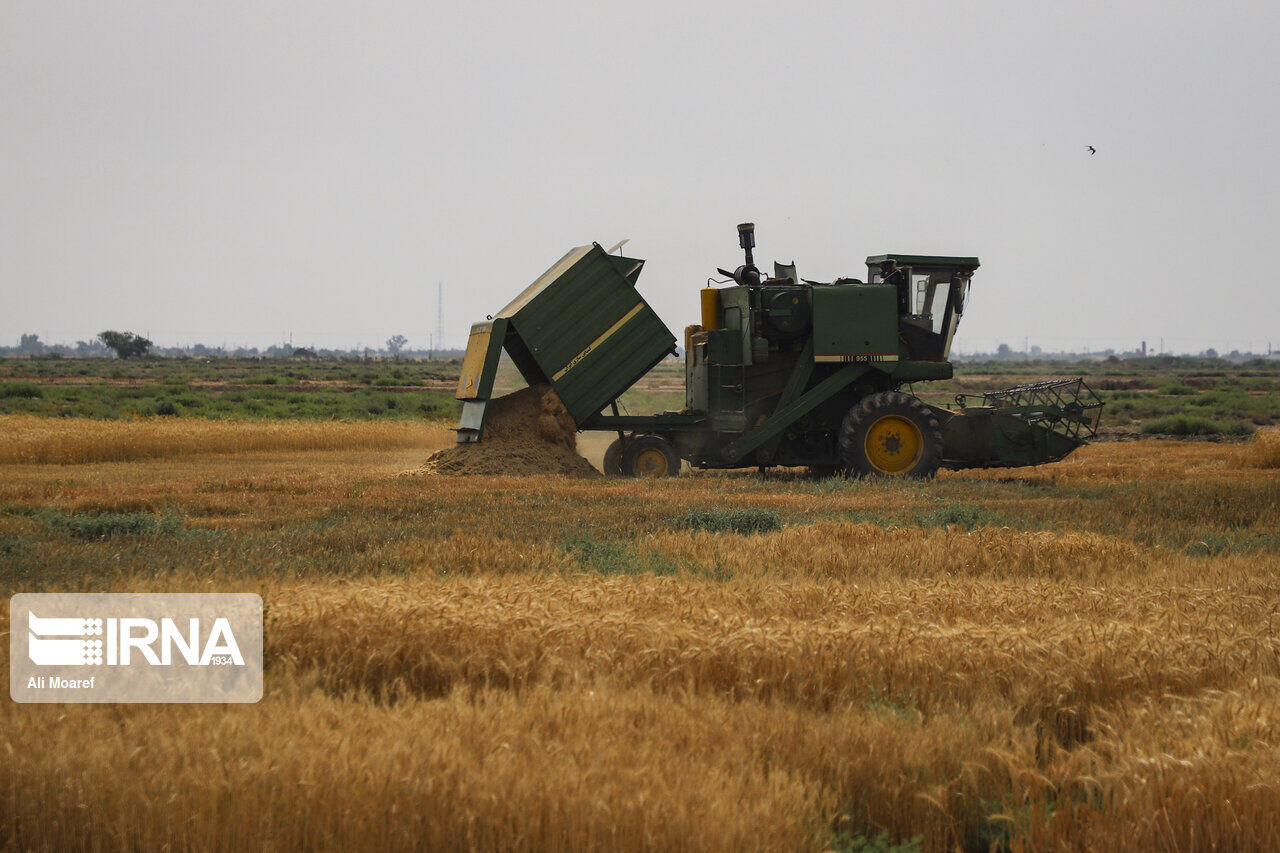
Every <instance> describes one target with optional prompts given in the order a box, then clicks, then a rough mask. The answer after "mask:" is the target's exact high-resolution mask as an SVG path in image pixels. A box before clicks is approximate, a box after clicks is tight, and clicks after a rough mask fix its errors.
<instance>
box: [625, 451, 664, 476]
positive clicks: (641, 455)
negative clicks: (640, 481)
mask: <svg viewBox="0 0 1280 853" xmlns="http://www.w3.org/2000/svg"><path fill="white" fill-rule="evenodd" d="M632 468H633V469H634V473H635V475H636V476H637V477H665V476H667V473H668V471H669V470H670V465H669V464H668V461H667V454H665V453H663V452H662V451H661V450H659V449H658V448H656V447H646V448H643V449H642V450H640V451H639V452H638V453H636V458H635V461H634V462H633V464H632Z"/></svg>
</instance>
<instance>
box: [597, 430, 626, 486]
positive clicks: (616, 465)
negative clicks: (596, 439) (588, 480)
mask: <svg viewBox="0 0 1280 853" xmlns="http://www.w3.org/2000/svg"><path fill="white" fill-rule="evenodd" d="M622 450H623V447H622V439H620V438H615V439H614V440H613V444H610V445H609V449H608V450H606V451H605V452H604V465H603V466H602V467H603V468H604V475H605V476H606V477H621V476H622Z"/></svg>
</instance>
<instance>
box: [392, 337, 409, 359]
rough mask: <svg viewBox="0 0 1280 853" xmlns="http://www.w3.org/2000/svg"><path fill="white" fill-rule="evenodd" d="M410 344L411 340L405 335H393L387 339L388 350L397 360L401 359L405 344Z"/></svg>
mask: <svg viewBox="0 0 1280 853" xmlns="http://www.w3.org/2000/svg"><path fill="white" fill-rule="evenodd" d="M407 343H409V339H408V338H406V337H405V336H404V335H392V336H391V337H389V338H387V349H388V350H390V351H391V354H392V355H394V356H395V357H396V358H399V357H400V350H402V349H404V346H405V344H407Z"/></svg>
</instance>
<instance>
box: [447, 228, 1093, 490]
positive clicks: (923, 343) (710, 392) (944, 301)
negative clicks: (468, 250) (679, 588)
mask: <svg viewBox="0 0 1280 853" xmlns="http://www.w3.org/2000/svg"><path fill="white" fill-rule="evenodd" d="M738 240H739V245H740V246H741V248H742V249H743V250H744V251H745V253H746V259H745V262H744V263H743V264H742V265H740V266H739V267H738V268H737V269H736V270H734V271H733V272H729V271H727V270H723V269H722V270H719V272H720V273H721V274H722V275H724V276H726V277H728V278H729V279H731V280H732V284H729V282H728V281H725V282H723V283H724V284H726V285H728V286H725V287H711V286H708V287H706V288H705V289H703V291H702V323H701V325H697V326H689V327H688V328H687V329H686V330H685V340H684V350H685V354H684V358H685V408H684V409H683V410H681V411H679V412H659V413H657V414H653V415H623V414H620V413H619V411H618V398H619V397H620V396H621V395H622V394H623V392H625V391H626V390H627V389H628V388H630V387H631V386H632V385H634V384H635V383H636V382H637V381H638V380H639V379H640V378H641V377H643V376H644V375H645V374H646V373H648V372H649V371H650V370H651V369H652V368H653V367H654V366H655V365H656V364H658V363H659V362H660V361H662V359H664V358H666V357H668V356H670V355H674V354H675V353H677V348H676V338H675V336H674V335H673V334H672V333H671V330H670V329H668V328H667V327H666V325H665V324H664V323H663V322H662V320H660V319H659V318H658V315H657V314H655V313H654V312H653V309H651V308H650V307H649V305H648V303H646V302H645V300H644V298H643V297H642V296H641V295H640V294H639V292H638V291H637V290H636V280H637V278H639V275H640V271H641V269H642V268H643V267H644V261H642V260H639V259H636V258H628V257H623V256H621V255H616V254H611V253H609V252H606V251H605V250H604V249H602V248H601V247H600V245H599V244H592V245H590V246H582V247H579V248H576V249H573V250H571V251H570V252H569V253H568V254H566V255H565V256H564V257H563V258H561V259H560V260H559V261H557V262H556V264H555V265H554V266H552V267H551V269H549V270H547V271H546V272H545V273H543V274H542V275H541V276H540V277H539V278H538V279H537V280H536V281H534V282H533V284H531V285H529V286H528V287H527V288H525V290H524V292H523V293H521V294H520V295H519V296H517V297H516V298H515V299H514V300H513V301H512V302H511V303H510V304H508V305H507V306H506V307H505V308H503V309H502V310H501V311H499V312H498V313H497V314H495V315H493V316H491V317H489V318H488V319H486V320H485V321H484V322H483V323H477V324H475V325H474V326H472V327H471V336H470V339H469V340H468V342H467V352H466V356H465V358H464V360H463V364H462V374H461V376H460V378H459V380H458V393H457V397H458V399H459V400H461V401H462V417H461V422H460V423H459V426H458V441H459V442H475V441H482V440H483V438H484V421H485V410H486V408H487V405H488V403H489V400H490V398H491V395H492V392H493V382H494V377H495V376H496V375H497V370H498V360H499V357H500V356H501V354H502V351H503V350H505V351H506V352H507V354H508V355H509V356H510V357H511V360H512V361H513V362H514V363H515V366H516V368H517V369H518V370H519V371H520V374H521V375H522V376H523V377H524V379H525V381H526V382H528V383H529V384H530V385H535V384H540V383H545V384H548V385H550V386H551V387H552V388H554V389H555V391H556V393H557V394H559V396H560V399H561V400H562V401H563V403H564V406H565V408H566V409H567V410H568V412H569V414H570V415H571V416H572V417H573V419H574V421H575V422H576V423H577V425H578V428H579V429H581V430H606V431H609V432H616V433H617V435H618V438H617V440H616V441H615V442H613V444H612V445H611V446H610V448H609V451H608V453H607V454H606V456H605V469H606V470H605V473H607V474H613V475H626V476H647V477H662V476H674V475H675V474H676V473H678V472H679V470H680V462H681V460H687V461H688V462H689V464H690V465H692V466H693V467H695V468H755V467H758V468H760V469H761V470H763V469H764V468H767V467H770V466H774V465H782V466H805V467H808V468H810V469H813V470H814V471H815V472H817V473H820V474H834V473H837V472H840V471H844V472H847V473H850V474H856V475H883V476H892V477H927V476H931V475H933V474H934V473H935V472H936V471H937V470H938V468H939V467H946V468H974V467H1018V466H1024V465H1038V464H1041V463H1044V462H1053V461H1056V460H1058V459H1062V458H1063V457H1065V456H1066V455H1067V454H1069V453H1071V452H1072V451H1073V450H1075V449H1076V448H1077V447H1079V446H1081V445H1082V444H1084V443H1085V441H1086V439H1088V438H1090V437H1092V436H1093V435H1094V434H1095V433H1096V431H1097V426H1098V420H1099V418H1100V417H1101V414H1102V403H1101V401H1100V400H1099V399H1098V398H1097V396H1096V395H1094V394H1093V392H1092V391H1090V390H1089V389H1088V388H1087V387H1086V386H1085V384H1084V382H1083V380H1081V379H1064V380H1057V381H1050V382H1038V383H1034V384H1030V385H1022V386H1018V387H1016V388H1008V389H1005V390H1003V391H992V392H988V393H985V394H983V395H982V398H981V403H980V404H978V405H966V399H965V397H964V396H963V395H961V396H958V397H957V398H956V402H957V408H955V409H946V408H940V407H938V406H934V405H930V404H928V403H926V402H924V401H923V400H921V399H920V398H919V397H916V396H914V394H912V393H909V392H907V391H903V390H902V389H903V388H904V387H910V386H911V385H912V384H913V383H916V382H928V381H930V380H936V379H950V378H951V376H952V372H953V371H952V366H951V362H950V361H948V358H949V357H950V352H951V340H952V338H953V337H954V335H955V331H956V326H957V324H958V323H959V321H960V318H961V316H962V315H963V314H964V309H965V302H966V298H967V296H968V292H969V286H970V282H971V280H972V278H973V273H974V271H975V270H976V269H977V268H978V259H977V258H971V257H934V256H927V255H898V254H887V255H873V256H871V257H869V258H867V279H866V281H862V280H860V279H854V278H841V279H837V280H836V281H834V282H831V283H829V284H828V283H819V282H813V281H808V280H806V279H801V278H800V277H799V276H798V275H797V274H796V268H795V266H794V265H793V264H792V265H782V264H776V263H775V264H774V267H773V276H772V277H765V276H764V275H763V274H762V273H761V272H760V270H759V269H758V268H757V267H756V266H755V263H754V261H753V260H752V250H753V249H754V248H755V227H754V225H752V224H751V223H746V224H743V225H739V226H738Z"/></svg>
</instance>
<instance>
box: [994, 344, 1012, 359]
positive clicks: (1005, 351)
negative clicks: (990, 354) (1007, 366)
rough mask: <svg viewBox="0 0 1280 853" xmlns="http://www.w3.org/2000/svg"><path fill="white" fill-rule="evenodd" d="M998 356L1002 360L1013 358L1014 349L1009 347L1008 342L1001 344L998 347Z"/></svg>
mask: <svg viewBox="0 0 1280 853" xmlns="http://www.w3.org/2000/svg"><path fill="white" fill-rule="evenodd" d="M996 358H998V359H1001V360H1005V359H1010V358H1013V350H1012V349H1010V348H1009V345H1008V344H1001V345H1000V346H998V347H996Z"/></svg>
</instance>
